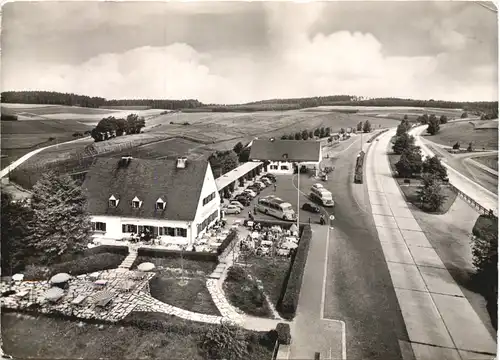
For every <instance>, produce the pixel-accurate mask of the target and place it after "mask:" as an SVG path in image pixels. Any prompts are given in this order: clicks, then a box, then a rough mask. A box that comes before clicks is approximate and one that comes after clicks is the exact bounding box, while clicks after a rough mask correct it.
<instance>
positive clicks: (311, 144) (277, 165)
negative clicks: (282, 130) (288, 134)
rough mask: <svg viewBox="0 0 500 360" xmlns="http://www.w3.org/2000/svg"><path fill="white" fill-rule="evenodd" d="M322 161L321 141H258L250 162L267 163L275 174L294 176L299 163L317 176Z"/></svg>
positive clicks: (251, 152)
mask: <svg viewBox="0 0 500 360" xmlns="http://www.w3.org/2000/svg"><path fill="white" fill-rule="evenodd" d="M321 159H322V157H321V143H320V142H319V141H305V140H273V139H271V140H260V139H256V140H253V142H252V144H251V150H250V160H253V161H263V162H267V163H268V166H267V171H268V172H270V173H273V174H293V172H294V164H297V163H300V165H301V166H305V167H307V168H309V169H313V170H314V171H315V172H316V174H317V172H318V171H319V164H320V162H321Z"/></svg>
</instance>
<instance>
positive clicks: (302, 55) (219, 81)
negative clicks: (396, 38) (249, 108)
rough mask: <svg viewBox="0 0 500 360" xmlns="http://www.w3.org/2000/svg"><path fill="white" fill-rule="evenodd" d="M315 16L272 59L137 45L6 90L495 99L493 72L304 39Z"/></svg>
mask: <svg viewBox="0 0 500 360" xmlns="http://www.w3.org/2000/svg"><path fill="white" fill-rule="evenodd" d="M313 15H314V14H313ZM313 17H314V16H305V20H304V22H303V23H301V22H298V24H297V25H298V27H297V29H300V31H296V32H293V31H291V32H288V33H286V32H285V33H284V32H279V31H278V30H279V27H278V26H275V27H274V29H275V30H276V31H275V33H274V34H275V36H276V37H275V39H278V42H277V43H278V44H279V45H280V51H279V52H271V54H270V55H269V56H268V57H266V56H262V55H256V54H241V53H240V54H238V53H234V52H224V53H212V54H210V53H200V52H198V51H196V49H194V48H192V47H190V46H188V45H186V44H173V45H170V46H167V47H140V48H136V49H132V50H130V51H127V52H124V53H120V54H101V55H99V56H97V57H94V58H92V59H90V60H88V61H86V62H85V63H83V64H80V65H77V66H68V65H60V66H58V65H54V66H48V67H47V65H45V64H44V65H40V64H37V63H36V62H33V63H29V64H28V63H19V64H18V63H9V64H8V65H6V64H4V65H5V69H4V77H3V78H2V82H3V84H2V85H3V86H2V88H3V89H13V90H15V89H43V90H53V91H68V92H74V93H80V94H87V95H93V96H104V97H106V98H175V99H179V98H197V99H199V100H201V101H203V102H207V103H212V102H213V103H241V102H247V101H254V100H262V99H268V98H276V97H301V96H318V95H333V94H353V95H361V96H369V97H377V96H380V97H382V96H398V97H412V98H420V99H429V98H434V99H445V100H446V99H449V100H493V99H497V98H498V95H497V88H496V77H493V75H494V74H496V70H495V71H492V70H491V68H487V69H478V70H474V69H464V71H467V70H470V71H471V73H473V74H474V82H473V83H472V82H470V80H463V82H461V81H460V79H459V78H458V79H449V78H447V77H446V75H440V74H439V73H438V72H437V69H438V68H439V67H442V66H443V64H445V63H446V61H447V59H449V58H447V56H443V55H440V56H436V57H430V56H429V57H387V56H384V55H383V54H382V45H381V44H380V42H379V41H378V40H377V39H376V38H375V37H374V36H373V35H371V34H366V33H365V34H363V33H350V32H345V31H343V32H337V33H333V34H329V35H323V34H318V35H316V36H314V37H313V38H312V39H309V38H308V37H307V36H305V34H306V33H307V28H308V27H309V25H310V24H311V23H313V20H312V18H313ZM275 20H276V21H277V20H278V18H276V19H275ZM292 25H293V24H291V23H290V24H289V25H286V26H285V28H287V27H288V26H292ZM271 28H272V27H271ZM284 36H286V37H284ZM464 78H465V77H464ZM448 81H449V86H447V84H448Z"/></svg>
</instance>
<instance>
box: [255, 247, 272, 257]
mask: <svg viewBox="0 0 500 360" xmlns="http://www.w3.org/2000/svg"><path fill="white" fill-rule="evenodd" d="M270 251H271V248H270V247H267V246H259V247H258V248H257V250H256V251H255V252H256V254H257V255H267V254H269V253H270Z"/></svg>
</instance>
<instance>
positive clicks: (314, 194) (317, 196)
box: [309, 185, 335, 207]
mask: <svg viewBox="0 0 500 360" xmlns="http://www.w3.org/2000/svg"><path fill="white" fill-rule="evenodd" d="M309 196H310V198H311V200H313V201H314V202H316V203H318V204H320V205H323V206H325V207H332V206H334V205H335V203H334V202H333V197H332V193H331V192H330V191H328V190H326V189H325V188H324V187H317V186H314V185H313V186H312V187H311V194H310V195H309Z"/></svg>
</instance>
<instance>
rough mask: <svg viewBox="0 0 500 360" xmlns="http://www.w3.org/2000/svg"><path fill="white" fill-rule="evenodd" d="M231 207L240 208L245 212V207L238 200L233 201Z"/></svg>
mask: <svg viewBox="0 0 500 360" xmlns="http://www.w3.org/2000/svg"><path fill="white" fill-rule="evenodd" d="M229 205H234V206H237V207H239V208H240V210H241V211H243V210H245V206H243V204H242V203H240V202H239V201H237V200H232V201H231V203H230V204H229Z"/></svg>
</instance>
